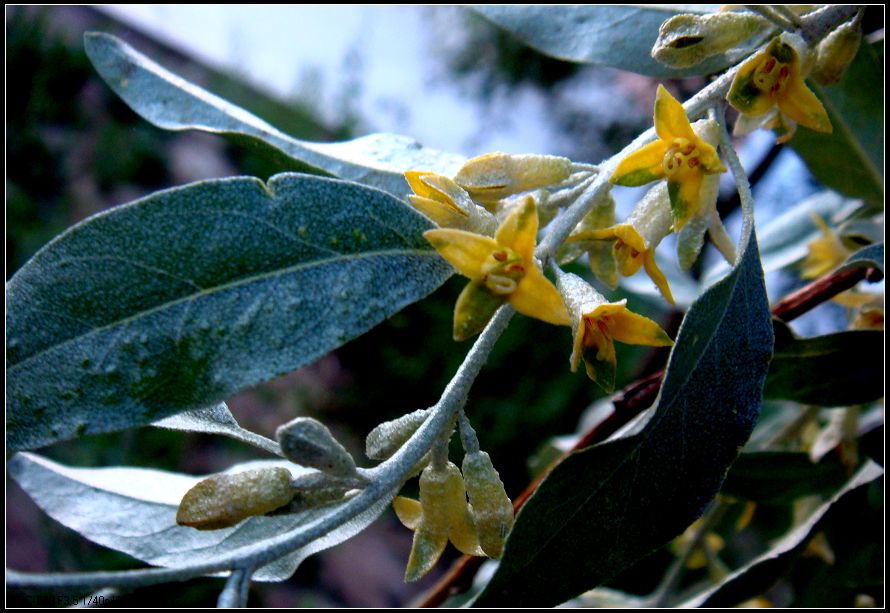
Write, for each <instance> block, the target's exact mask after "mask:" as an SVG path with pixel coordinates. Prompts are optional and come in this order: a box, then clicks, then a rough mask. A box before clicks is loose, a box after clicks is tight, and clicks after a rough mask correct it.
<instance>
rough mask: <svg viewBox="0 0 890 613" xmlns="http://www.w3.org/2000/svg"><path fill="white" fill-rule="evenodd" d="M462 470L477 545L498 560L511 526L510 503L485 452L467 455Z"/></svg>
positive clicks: (511, 507) (511, 505) (511, 508)
mask: <svg viewBox="0 0 890 613" xmlns="http://www.w3.org/2000/svg"><path fill="white" fill-rule="evenodd" d="M461 468H462V470H463V474H464V484H465V486H466V488H467V496H469V498H470V506H471V508H472V515H473V521H474V523H475V524H476V532H477V534H478V535H479V545H480V546H481V547H482V551H484V552H485V555H487V556H488V557H490V558H494V559H499V558H500V557H501V554H502V553H503V550H504V542H505V541H506V540H507V534H508V533H509V532H510V528H511V527H512V526H513V503H512V502H510V498H509V497H508V496H507V492H506V490H504V484H503V483H502V482H501V478H500V476H499V475H498V471H496V470H495V468H494V465H492V463H491V458H490V457H489V456H488V454H487V453H485V452H484V451H477V452H475V453H468V454H467V455H466V456H464V461H463V466H462V467H461Z"/></svg>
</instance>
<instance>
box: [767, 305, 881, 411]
mask: <svg viewBox="0 0 890 613" xmlns="http://www.w3.org/2000/svg"><path fill="white" fill-rule="evenodd" d="M775 326H776V348H775V351H774V353H773V360H772V362H771V363H770V367H769V374H768V375H767V378H766V385H765V387H764V389H763V396H764V397H765V398H776V399H782V400H794V401H797V402H803V403H805V404H816V405H820V406H847V405H851V404H862V403H866V402H871V401H872V400H877V399H878V398H881V397H882V396H883V395H884V333H883V331H879V330H849V331H846V332H838V333H836V334H827V335H825V336H817V337H813V338H796V337H795V336H794V335H793V334H792V333H791V330H790V329H789V328H788V326H786V325H785V324H783V323H782V322H778V321H777V322H775Z"/></svg>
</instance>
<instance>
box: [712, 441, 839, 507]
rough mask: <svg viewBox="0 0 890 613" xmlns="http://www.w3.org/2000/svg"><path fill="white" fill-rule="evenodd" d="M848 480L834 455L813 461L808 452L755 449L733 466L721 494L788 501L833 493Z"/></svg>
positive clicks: (752, 499) (761, 502) (758, 499)
mask: <svg viewBox="0 0 890 613" xmlns="http://www.w3.org/2000/svg"><path fill="white" fill-rule="evenodd" d="M846 480H847V471H846V469H845V468H844V467H843V466H842V465H841V464H840V463H839V462H837V461H835V460H834V459H833V458H824V459H823V460H822V461H820V462H813V461H812V460H811V459H810V457H809V455H808V454H806V453H799V452H793V451H753V452H747V453H743V454H742V455H740V456H739V458H738V459H737V460H736V461H735V463H734V464H733V465H732V468H731V469H730V470H729V474H727V475H726V481H724V482H723V488H722V489H721V490H720V493H721V494H725V495H727V496H732V497H733V498H743V499H745V500H751V501H754V502H756V503H759V504H788V503H791V502H793V501H794V500H796V499H797V498H800V497H802V496H813V495H830V494H831V493H833V492H835V491H837V489H838V488H840V487H841V486H842V485H843V484H844V482H845V481H846Z"/></svg>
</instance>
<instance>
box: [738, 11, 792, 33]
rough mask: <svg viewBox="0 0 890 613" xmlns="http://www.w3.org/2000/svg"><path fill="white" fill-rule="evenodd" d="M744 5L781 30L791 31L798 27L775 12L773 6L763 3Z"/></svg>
mask: <svg viewBox="0 0 890 613" xmlns="http://www.w3.org/2000/svg"><path fill="white" fill-rule="evenodd" d="M744 7H745V8H746V9H748V10H749V11H751V12H752V13H757V14H758V15H760V16H761V17H763V18H764V19H766V20H767V21H769V22H770V23H772V24H773V25H776V26H779V27H780V28H782V29H783V30H786V31H788V32H793V31H794V30H796V29H797V28H798V26H795V25H794V23H792V22H791V21H789V20H788V19H787V18H786V17H785V16H784V15H782V14H779V13H778V12H776V10H775V9H774V7H772V6H767V5H765V4H745V5H744Z"/></svg>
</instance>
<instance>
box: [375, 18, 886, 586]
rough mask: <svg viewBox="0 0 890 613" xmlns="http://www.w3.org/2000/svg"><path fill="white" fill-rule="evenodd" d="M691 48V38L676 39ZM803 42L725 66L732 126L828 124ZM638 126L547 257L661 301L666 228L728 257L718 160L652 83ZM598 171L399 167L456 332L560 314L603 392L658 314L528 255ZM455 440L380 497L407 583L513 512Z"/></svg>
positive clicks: (816, 256) (487, 544) (833, 53)
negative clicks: (409, 541) (429, 225)
mask: <svg viewBox="0 0 890 613" xmlns="http://www.w3.org/2000/svg"><path fill="white" fill-rule="evenodd" d="M768 27H769V23H768V22H767V21H766V20H764V19H763V18H761V17H759V16H756V15H747V14H732V13H729V14H715V15H712V16H709V17H705V18H702V17H698V16H688V15H687V16H679V17H677V18H674V19H673V20H670V21H669V22H666V23H665V25H664V26H663V27H662V30H661V32H660V37H659V43H658V44H657V45H656V49H654V50H653V57H655V58H656V59H658V60H659V61H663V62H664V63H667V64H669V65H670V64H672V63H673V64H675V65H677V66H688V65H692V64H695V63H698V62H700V61H701V60H702V59H705V58H706V57H709V56H710V55H713V54H715V53H717V52H723V51H726V50H728V49H730V48H731V47H733V46H734V45H735V44H737V43H739V42H740V41H743V40H747V39H749V38H751V37H752V36H753V35H754V34H756V33H758V32H761V31H763V30H764V29H765V28H768ZM856 27H858V26H855V25H853V26H851V32H850V33H847V34H848V35H845V36H846V38H843V37H840V35H839V36H838V37H836V38H838V40H833V41H832V42H831V44H826V45H824V46H825V47H826V49H825V53H824V54H823V55H826V57H827V58H828V59H827V60H825V61H826V62H827V63H828V64H830V65H829V66H828V68H827V69H826V70H825V71H824V72H825V74H826V75H827V76H824V77H823V78H824V79H825V80H829V79H835V80H836V79H837V78H839V75H840V74H842V72H843V69H844V68H845V67H846V65H847V64H848V63H849V61H850V57H852V56H851V49H853V50H854V51H855V49H854V46H853V43H855V44H856V45H858V38H856V35H857V31H856ZM841 38H843V39H842V40H841ZM847 39H849V41H848V40H847ZM850 41H852V43H851V42H850ZM693 44H694V45H698V46H697V47H696V48H695V49H692V50H689V49H687V47H688V46H689V45H693ZM807 51H808V50H807V49H806V46H805V45H804V43H803V40H802V39H801V38H800V37H798V36H796V35H791V34H787V33H786V34H782V35H781V36H778V37H776V38H774V39H773V40H771V41H770V42H769V43H768V44H767V45H765V46H764V47H763V49H761V50H760V51H759V52H757V53H755V54H753V55H751V56H750V57H749V58H748V59H747V60H745V61H744V62H743V63H741V64H740V65H739V67H738V69H737V72H736V76H735V79H734V81H733V83H732V85H731V87H730V89H729V93H728V94H727V101H728V102H729V103H730V104H731V105H732V106H733V107H735V108H736V109H737V110H738V111H739V112H740V113H741V115H740V117H739V120H738V122H737V124H736V131H737V132H744V131H747V130H750V129H754V128H757V127H769V128H776V129H778V130H779V142H784V141H785V140H787V139H789V138H791V136H792V135H793V133H794V130H795V129H796V126H797V124H800V125H803V126H805V127H807V128H810V129H812V130H816V131H820V132H830V131H831V129H832V128H831V123H830V121H829V118H828V114H827V113H826V111H825V109H824V108H823V106H822V104H821V103H820V102H819V100H818V98H817V97H816V96H815V94H814V93H813V92H812V91H811V90H810V89H809V88H808V87H807V86H806V84H805V83H804V77H805V76H806V74H807V72H808V69H807V67H806V66H805V57H806V54H807ZM829 56H830V57H829ZM653 123H654V125H655V133H656V135H657V138H656V139H654V140H653V141H652V142H650V143H648V144H646V145H644V146H643V147H641V148H639V149H637V150H635V151H632V152H631V153H630V154H628V155H626V156H624V157H622V159H620V160H619V161H618V162H617V164H615V167H614V169H613V170H612V172H611V174H610V175H609V177H608V184H607V187H606V189H601V188H597V189H593V190H591V192H590V193H591V194H592V195H591V196H589V197H590V198H594V200H592V201H590V200H588V201H586V202H585V206H586V215H585V216H584V217H583V218H582V219H581V221H580V223H578V224H577V226H576V227H575V228H574V229H573V231H572V232H571V233H569V235H568V237H567V238H566V240H565V241H564V243H565V244H564V245H563V246H562V248H561V249H560V251H559V252H558V254H557V260H558V262H559V263H560V264H565V263H568V262H571V261H572V260H574V259H576V258H577V257H579V256H580V255H581V254H582V253H584V252H586V253H587V255H588V262H589V265H590V270H591V272H592V273H593V275H594V277H596V278H597V279H598V280H600V281H601V282H603V283H604V284H606V285H607V286H609V287H610V288H612V289H615V288H616V286H617V277H618V275H619V274H620V275H622V276H630V275H633V274H635V273H637V272H638V271H639V270H640V269H641V268H642V269H643V270H644V271H645V272H646V274H648V276H649V277H650V278H651V279H652V281H653V282H654V284H655V286H656V287H657V288H658V290H659V292H660V293H661V295H662V296H663V297H664V299H665V300H666V301H667V302H668V303H670V304H674V297H673V295H672V293H671V289H670V286H669V284H668V281H667V278H666V276H665V275H664V273H663V272H662V270H661V269H660V268H659V265H658V264H657V262H656V249H657V247H658V246H659V244H660V243H661V242H662V241H663V240H664V239H665V238H666V237H668V236H669V235H670V234H676V245H677V258H678V262H679V265H680V268H681V269H683V270H686V269H688V268H690V267H691V266H692V264H693V263H694V262H695V261H696V260H697V258H698V256H699V254H700V252H701V249H702V247H703V245H704V238H705V235H706V234H707V235H708V236H709V238H710V241H711V243H712V244H713V245H714V246H715V248H716V249H717V250H718V251H719V252H720V253H721V255H723V257H724V258H725V259H726V260H727V261H728V262H729V263H730V264H733V263H734V262H735V260H736V252H735V245H734V244H733V242H732V240H731V239H730V237H729V235H728V233H727V232H726V229H725V228H724V226H723V223H722V221H721V219H720V216H719V214H718V212H717V197H718V192H719V184H720V176H721V174H722V173H724V172H726V167H725V166H724V165H723V163H722V162H721V160H720V157H719V155H718V152H717V148H718V144H719V143H720V142H721V130H722V128H721V127H720V125H719V124H718V123H717V121H716V120H714V119H700V120H698V121H695V122H694V123H693V122H691V121H690V119H689V117H688V116H687V114H686V111H685V109H684V108H683V105H682V104H680V102H679V101H677V100H676V99H675V98H674V97H673V96H672V95H671V94H670V93H669V92H668V90H667V89H666V88H665V87H664V86H662V85H659V86H658V89H657V91H656V95H655V105H654V110H653ZM724 142H725V141H724ZM599 172H600V169H599V168H596V167H592V166H584V165H576V164H573V163H572V162H571V161H570V160H568V159H566V158H560V157H554V156H542V155H522V156H515V155H509V154H505V153H491V154H486V155H482V156H479V157H476V158H473V159H471V160H469V161H468V162H466V163H465V164H464V165H463V166H462V167H461V168H460V169H459V170H458V172H457V173H456V174H455V176H454V177H451V178H449V177H444V176H442V175H438V174H435V173H431V172H420V171H414V170H412V171H409V172H406V173H405V178H406V180H407V182H408V185H409V186H410V188H411V190H412V193H411V194H410V195H409V196H408V199H409V201H410V202H411V204H412V205H413V206H414V207H415V208H416V209H417V210H419V211H420V212H422V213H423V214H424V215H426V216H427V217H429V218H430V219H431V220H432V221H433V222H435V223H436V224H437V225H438V226H439V227H438V228H436V229H433V230H428V231H427V232H425V233H424V237H425V238H426V239H427V240H428V241H429V242H430V244H431V245H432V246H433V247H434V248H435V249H436V250H437V251H438V253H439V254H440V255H441V256H442V257H443V258H444V259H445V260H447V261H448V262H449V263H450V264H451V265H452V266H453V267H454V268H455V270H456V271H457V272H458V273H460V274H461V275H463V276H465V277H467V278H468V279H469V283H468V284H467V285H466V287H465V288H464V290H463V291H462V292H461V294H460V297H459V298H458V300H457V304H456V306H455V310H454V327H453V335H454V338H455V340H464V339H467V338H470V337H472V336H474V335H476V334H478V333H479V332H480V331H481V330H482V329H483V328H484V327H485V325H486V324H487V323H488V321H489V320H490V319H491V317H492V315H493V314H494V312H495V311H496V310H497V309H498V308H499V307H500V306H502V305H504V304H510V305H512V307H513V308H515V309H516V310H517V311H518V312H520V313H522V314H525V315H528V316H530V317H534V318H537V319H540V320H543V321H545V322H548V323H551V324H555V325H561V326H570V327H571V329H572V346H571V356H570V358H569V363H570V366H571V369H572V371H575V370H577V368H578V366H579V365H580V364H581V362H582V361H583V362H584V365H585V370H586V372H587V375H588V377H589V378H590V379H591V380H593V381H594V382H596V383H597V384H598V385H599V386H600V387H602V388H603V389H604V390H605V391H606V392H612V391H613V390H614V388H615V379H616V371H617V360H616V351H615V342H616V341H617V342H621V343H626V344H632V345H644V346H650V347H669V346H671V345H673V341H672V340H671V338H670V336H668V334H667V333H666V332H665V331H664V330H663V329H662V328H661V327H660V326H659V325H658V323H656V322H655V321H653V320H651V319H649V318H647V317H644V316H642V315H639V314H637V313H633V312H631V311H630V310H628V308H627V300H626V299H619V300H616V301H611V300H609V299H607V298H606V297H605V296H603V295H602V294H601V293H600V292H598V291H597V290H596V289H594V287H592V286H591V285H590V284H589V283H588V282H587V281H585V280H584V279H582V278H581V277H579V276H577V275H575V274H570V273H566V272H564V271H563V270H562V269H561V268H560V267H559V266H554V267H553V271H554V273H555V275H556V283H555V284H554V283H552V282H551V281H550V280H548V279H547V277H545V275H544V267H543V265H542V262H540V261H539V260H538V259H537V258H536V257H535V245H536V242H537V233H538V228H539V226H540V225H543V224H546V223H548V222H549V221H550V220H551V219H552V218H553V216H555V215H556V214H557V213H558V211H559V208H561V206H563V205H565V204H569V203H570V202H571V201H574V200H575V199H576V198H577V197H578V195H579V194H580V193H582V190H584V189H586V187H587V186H588V185H591V184H592V182H593V175H594V174H596V173H599ZM650 183H654V184H655V185H653V186H652V187H651V188H650V189H649V190H648V191H647V192H646V194H645V195H644V196H643V197H642V198H641V199H640V200H639V201H638V202H637V203H636V205H635V206H634V207H633V210H632V211H631V212H630V214H629V215H628V216H627V217H626V218H625V219H624V220H623V221H620V222H618V221H617V220H616V217H615V201H614V200H613V198H612V194H611V188H612V186H613V185H619V186H629V187H639V186H644V185H648V184H650ZM560 190H562V191H560ZM552 192H556V193H557V194H558V195H556V196H554V195H553V193H552ZM585 193H586V192H585ZM567 194H571V195H569V196H567ZM817 223H818V225H819V228H820V230H821V233H822V238H820V239H818V240H816V241H813V242H812V243H810V245H809V248H810V255H809V256H808V257H807V259H806V260H805V261H804V263H803V276H806V277H813V276H818V275H821V274H823V273H824V272H825V271H827V270H829V269H831V268H833V267H834V266H836V265H837V264H838V263H839V262H840V261H842V260H843V258H844V257H846V254H847V251H846V249H845V248H844V246H843V244H842V243H841V241H840V239H839V238H838V237H837V236H836V235H835V234H834V233H832V232H830V231H829V230H828V228H827V227H826V226H825V224H824V222H822V221H821V219H819V220H817ZM868 306H869V310H867V311H866V310H865V309H864V310H863V314H864V315H863V317H862V322H863V323H862V324H861V325H863V326H877V325H880V326H883V304H881V305H880V307H881V308H880V309H877V308H872V307H873V306H874V305H872V304H871V303H869V304H868ZM857 321H859V320H857ZM426 414H427V413H426V412H425V411H417V412H415V413H412V414H410V415H407V416H405V417H403V418H401V419H400V420H396V421H393V422H387V423H386V424H381V425H380V426H378V428H376V429H375V430H374V431H373V432H372V433H371V434H370V435H369V437H368V450H369V451H368V454H369V456H370V457H374V458H380V459H382V458H384V457H388V456H389V455H390V454H391V453H393V452H394V450H395V449H396V448H397V447H398V446H399V445H400V444H402V442H404V441H405V440H407V438H408V437H409V436H410V434H411V433H413V432H414V431H415V430H416V428H417V427H419V425H420V424H421V423H423V420H424V419H425V418H426ZM461 423H462V424H463V422H461ZM462 428H463V425H462ZM461 436H462V439H463V437H464V430H463V429H462V430H461ZM474 436H475V435H474ZM464 446H465V448H466V449H467V450H468V451H470V450H471V449H473V450H472V451H470V452H469V453H467V455H466V457H465V460H464V463H463V471H461V470H460V469H458V467H457V466H455V465H454V464H452V463H451V462H448V461H446V460H443V459H442V458H439V459H438V461H436V460H434V459H431V458H432V457H433V456H434V455H435V454H433V453H432V452H431V453H430V454H428V455H427V456H426V457H425V458H424V459H423V460H422V461H421V464H420V465H419V466H418V467H417V470H420V468H421V467H422V466H425V468H423V471H422V474H421V477H420V497H419V500H412V499H408V498H403V497H398V498H396V499H395V500H394V502H393V506H394V508H395V510H396V513H397V515H398V517H399V519H400V520H401V521H402V523H404V524H405V525H406V526H407V527H408V528H410V529H411V530H414V542H413V546H412V550H411V556H410V559H409V562H408V568H407V571H406V579H407V580H408V581H414V580H417V579H418V578H420V577H421V576H423V575H424V574H425V573H426V572H428V571H429V570H430V569H431V568H432V566H433V565H434V564H435V563H436V561H437V560H438V558H439V557H440V555H441V554H442V552H443V550H444V549H445V547H446V546H447V544H448V542H449V541H450V542H452V543H453V544H454V545H455V547H457V548H458V549H459V550H460V551H462V552H464V553H466V554H469V555H488V556H489V557H492V558H499V557H500V555H501V553H502V551H503V548H504V543H505V539H506V534H507V532H508V531H509V530H510V527H511V525H512V522H513V509H512V505H511V503H510V500H509V498H507V496H506V493H505V492H504V488H503V483H501V481H500V478H499V476H498V474H497V471H495V470H494V467H493V466H492V464H491V460H490V458H489V457H488V455H487V454H485V453H482V452H480V451H478V441H477V442H476V443H473V444H472V445H469V446H468V445H467V442H466V441H464Z"/></svg>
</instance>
